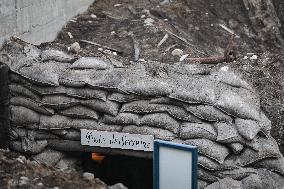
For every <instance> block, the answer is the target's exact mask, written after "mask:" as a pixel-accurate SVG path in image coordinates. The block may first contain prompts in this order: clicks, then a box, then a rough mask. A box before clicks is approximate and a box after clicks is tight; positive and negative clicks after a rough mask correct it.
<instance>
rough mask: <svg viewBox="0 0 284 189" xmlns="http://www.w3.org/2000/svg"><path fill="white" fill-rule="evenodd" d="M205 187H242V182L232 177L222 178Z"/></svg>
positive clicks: (228, 188)
mask: <svg viewBox="0 0 284 189" xmlns="http://www.w3.org/2000/svg"><path fill="white" fill-rule="evenodd" d="M205 189H243V188H242V183H241V182H240V181H236V180H234V179H232V178H229V177H228V178H224V179H221V180H219V181H218V182H214V183H213V184H210V185H208V186H207V187H206V188H205Z"/></svg>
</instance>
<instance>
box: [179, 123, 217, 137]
mask: <svg viewBox="0 0 284 189" xmlns="http://www.w3.org/2000/svg"><path fill="white" fill-rule="evenodd" d="M180 137H181V138H182V139H195V138H205V139H209V140H213V141H216V139H217V133H216V131H215V129H214V127H213V125H212V124H210V123H188V122H184V123H182V124H181V130H180Z"/></svg>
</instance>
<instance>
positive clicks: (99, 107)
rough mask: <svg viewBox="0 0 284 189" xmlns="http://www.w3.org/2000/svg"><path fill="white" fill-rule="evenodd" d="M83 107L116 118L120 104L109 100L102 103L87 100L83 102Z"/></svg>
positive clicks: (100, 101)
mask: <svg viewBox="0 0 284 189" xmlns="http://www.w3.org/2000/svg"><path fill="white" fill-rule="evenodd" d="M82 105H84V106H86V107H89V108H91V109H93V110H95V111H98V112H102V113H106V114H110V115H113V116H116V115H117V114H118V112H119V109H120V104H118V103H116V102H113V101H110V100H107V101H102V100H97V99H93V100H86V101H83V102H82Z"/></svg>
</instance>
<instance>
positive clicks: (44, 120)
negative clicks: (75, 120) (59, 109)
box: [39, 114, 72, 130]
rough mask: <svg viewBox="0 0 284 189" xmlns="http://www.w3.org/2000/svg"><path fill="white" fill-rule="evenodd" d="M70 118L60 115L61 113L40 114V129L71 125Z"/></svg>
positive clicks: (63, 127)
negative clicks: (51, 114)
mask: <svg viewBox="0 0 284 189" xmlns="http://www.w3.org/2000/svg"><path fill="white" fill-rule="evenodd" d="M71 121H72V119H70V118H68V117H65V116H61V115H57V114H56V115H53V116H45V115H41V116H40V124H39V128H40V129H47V130H51V129H66V128H70V127H71Z"/></svg>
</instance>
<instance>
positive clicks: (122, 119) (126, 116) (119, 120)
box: [101, 113, 140, 125]
mask: <svg viewBox="0 0 284 189" xmlns="http://www.w3.org/2000/svg"><path fill="white" fill-rule="evenodd" d="M101 121H102V123H106V124H117V125H139V121H140V116H139V115H138V114H133V113H119V114H117V116H111V115H107V114H105V115H104V116H103V118H102V120H101Z"/></svg>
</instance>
